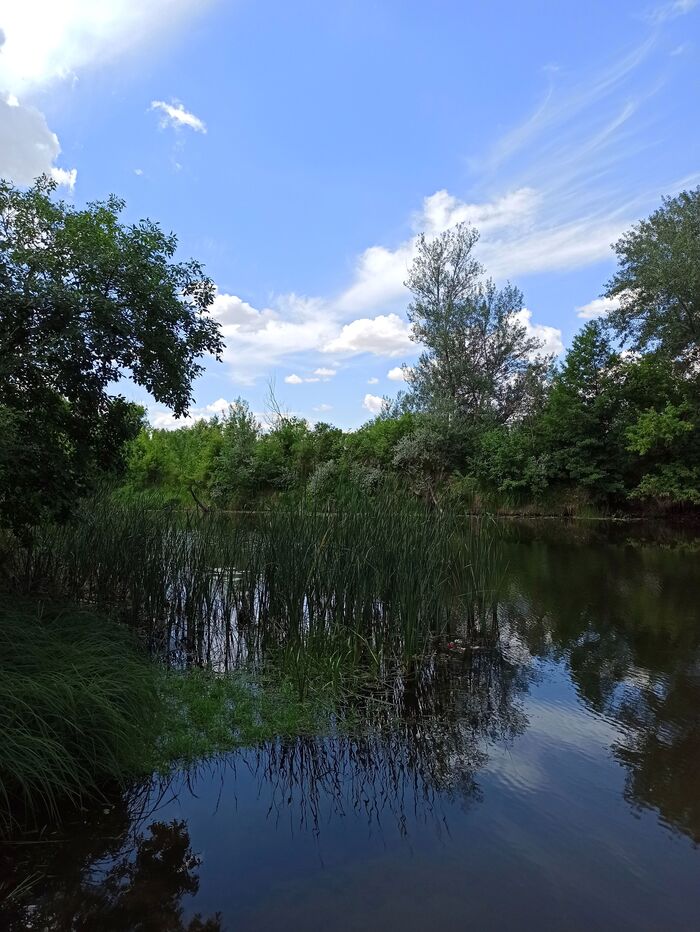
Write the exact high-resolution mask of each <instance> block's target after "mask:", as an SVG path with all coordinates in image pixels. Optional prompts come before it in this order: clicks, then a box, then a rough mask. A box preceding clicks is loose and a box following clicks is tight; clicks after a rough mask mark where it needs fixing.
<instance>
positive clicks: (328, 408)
mask: <svg viewBox="0 0 700 932" xmlns="http://www.w3.org/2000/svg"><path fill="white" fill-rule="evenodd" d="M332 410H333V405H327V404H325V403H323V404H320V405H316V407H315V408H314V411H320V412H326V411H332Z"/></svg>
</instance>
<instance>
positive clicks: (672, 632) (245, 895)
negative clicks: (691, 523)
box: [0, 524, 700, 932]
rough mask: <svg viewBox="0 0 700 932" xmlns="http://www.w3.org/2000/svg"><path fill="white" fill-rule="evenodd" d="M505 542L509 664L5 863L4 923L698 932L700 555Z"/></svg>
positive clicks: (194, 782)
mask: <svg viewBox="0 0 700 932" xmlns="http://www.w3.org/2000/svg"><path fill="white" fill-rule="evenodd" d="M508 536H509V540H508V541H507V543H506V548H507V558H508V570H507V580H506V584H505V590H504V596H503V600H502V604H501V607H500V619H501V628H502V631H503V635H502V645H501V648H500V650H498V651H481V652H477V653H472V654H470V653H465V654H464V655H455V656H452V657H451V659H450V660H448V661H447V662H446V664H445V665H444V669H441V670H440V671H439V672H438V674H436V677H435V683H434V685H433V687H432V691H431V693H430V695H427V694H423V693H421V691H420V690H417V691H415V692H414V693H412V692H411V690H410V689H409V691H408V693H407V701H406V703H405V706H404V708H405V714H404V718H403V719H402V720H401V721H399V722H391V723H387V724H386V725H385V727H383V728H382V729H380V730H379V731H376V732H373V733H372V734H369V735H367V736H366V737H364V738H362V739H357V740H353V741H348V740H317V741H310V740H297V741H281V742H277V743H275V744H273V745H270V746H266V747H263V748H260V749H255V750H248V751H245V752H241V753H239V754H235V755H231V756H230V757H229V758H227V759H226V760H225V761H221V762H218V763H216V764H209V765H207V766H204V767H201V768H200V769H199V770H197V771H193V772H191V773H189V774H182V775H180V776H179V777H178V778H177V779H176V780H175V781H173V782H171V783H170V784H167V785H156V784H154V785H152V786H149V787H141V788H137V789H135V790H134V792H133V794H132V795H131V796H130V797H129V798H128V799H122V800H119V801H117V802H116V803H115V805H114V807H113V808H111V809H110V810H109V811H108V812H106V813H98V814H95V813H92V814H89V815H88V816H86V821H85V823H84V824H83V825H82V826H79V827H76V828H75V829H74V830H73V831H72V832H71V835H70V837H69V838H68V839H59V838H52V839H50V841H48V842H47V843H46V844H41V845H34V846H31V848H30V847H29V846H25V847H24V848H23V847H22V846H15V847H13V848H11V849H6V850H4V851H3V852H2V858H3V859H4V860H3V868H2V869H3V870H4V871H5V874H6V876H10V877H12V878H13V879H14V881H15V882H17V881H18V880H19V881H22V882H23V883H24V885H25V892H24V895H21V891H20V893H19V894H18V895H17V896H16V897H15V900H14V905H13V906H11V908H8V909H7V910H6V912H5V919H4V920H3V919H2V917H1V915H0V925H1V924H2V922H3V921H4V922H5V925H6V926H7V927H9V928H14V929H45V928H46V929H76V930H77V929H79V930H93V929H94V930H103V929H104V930H117V929H118V930H126V929H143V930H160V929H166V930H182V929H188V930H192V932H194V930H205V929H206V930H209V932H213V930H216V929H230V930H234V929H235V930H252V929H255V930H275V929H285V930H290V929H300V930H313V929H319V930H320V929H324V930H325V929H343V930H345V929H348V930H349V929H352V930H361V929H362V930H365V929H389V930H392V929H400V930H411V929H421V930H423V929H426V928H431V927H435V928H440V929H448V930H451V929H455V930H456V929H479V930H481V929H509V930H510V929H537V930H546V929H552V930H561V929H567V930H577V929H582V930H583V929H586V930H590V929H635V930H637V929H654V930H660V929H664V930H665V929H674V930H675V929H698V928H700V849H699V848H698V843H699V842H700V548H699V547H698V545H697V543H694V542H693V540H692V539H691V537H688V536H686V537H685V538H684V537H681V536H679V535H676V534H673V533H670V532H666V533H664V534H662V535H661V537H660V539H659V538H658V535H653V536H652V537H650V536H649V534H648V533H647V531H646V530H644V529H640V528H630V527H619V526H618V527H616V528H602V527H593V528H590V527H582V526H577V527H574V528H570V527H569V528H566V527H564V526H562V525H558V524H546V525H542V526H541V527H533V526H530V527H527V528H525V527H522V528H515V527H514V528H512V529H511V530H510V532H509V535H508ZM411 696H413V700H411Z"/></svg>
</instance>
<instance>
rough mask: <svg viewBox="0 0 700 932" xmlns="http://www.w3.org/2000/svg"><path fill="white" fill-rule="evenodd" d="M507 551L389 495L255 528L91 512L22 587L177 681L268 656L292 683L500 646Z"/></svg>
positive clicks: (102, 507) (185, 517) (45, 545)
mask: <svg viewBox="0 0 700 932" xmlns="http://www.w3.org/2000/svg"><path fill="white" fill-rule="evenodd" d="M499 574H500V562H499V558H498V546H497V542H496V539H495V533H494V531H493V528H492V526H491V525H490V523H489V522H488V521H485V520H481V521H480V520H474V519H471V520H466V519H464V518H463V517H459V516H456V515H453V514H450V513H446V512H441V511H438V510H437V509H429V508H427V507H425V506H423V505H421V504H420V503H416V502H413V501H408V500H406V499H402V498H398V497H396V496H392V495H386V496H383V495H377V496H374V497H371V498H362V497H360V496H359V495H356V496H352V495H349V496H347V497H346V500H345V501H344V502H343V505H342V507H338V508H337V509H336V510H334V511H328V510H327V506H324V507H323V508H322V507H316V505H315V504H314V502H313V501H308V500H305V501H287V502H276V503H275V504H274V505H270V506H269V507H267V508H265V509H263V510H261V511H259V512H258V513H256V515H255V516H252V517H247V516H238V517H236V518H232V517H231V516H227V515H217V514H204V515H202V514H196V513H185V512H180V511H176V510H172V509H162V508H153V507H152V503H151V502H148V501H145V500H144V501H141V502H140V501H132V502H129V503H128V504H123V503H118V502H115V501H114V500H110V499H108V498H105V499H103V500H100V501H95V502H91V503H90V504H89V506H86V507H84V508H83V509H82V510H81V511H80V513H79V514H78V515H77V516H76V518H75V519H74V520H73V521H72V522H70V523H69V524H67V525H65V526H63V527H60V528H45V529H42V530H41V532H40V533H39V534H38V535H37V537H36V538H35V540H34V542H33V545H32V547H31V548H26V549H22V550H19V549H18V550H15V551H14V553H13V555H12V567H11V575H12V577H13V579H14V584H15V585H16V586H19V587H20V588H23V589H25V590H26V591H30V592H32V593H37V592H44V593H46V594H49V595H60V597H62V598H66V599H69V600H71V601H74V602H80V603H84V604H89V605H91V606H94V607H95V608H96V609H99V610H100V611H106V612H108V613H110V614H111V615H117V616H118V617H119V618H120V619H122V620H124V621H127V622H128V623H129V624H130V625H131V626H132V627H134V628H136V629H138V630H139V631H140V632H142V633H143V634H144V636H145V637H146V638H147V640H148V642H149V644H150V646H151V647H152V648H153V649H154V650H155V651H157V652H158V653H160V654H161V655H162V656H164V657H166V658H167V660H168V661H169V662H170V663H171V664H172V665H174V666H176V667H178V666H179V667H187V666H190V665H204V666H208V667H211V668H212V669H215V670H228V669H231V668H235V667H239V666H241V665H244V664H253V665H255V664H256V663H259V662H261V661H262V660H263V659H264V658H269V657H271V656H274V657H276V659H277V660H278V661H279V662H281V663H284V664H287V665H288V666H290V667H291V668H292V669H294V670H295V671H297V672H298V674H299V683H300V689H303V684H304V681H305V678H306V675H307V674H306V672H305V665H308V666H309V668H310V669H311V667H313V666H317V665H318V661H317V658H318V655H319V654H323V656H324V658H325V660H324V663H325V674H324V675H328V676H331V677H332V676H333V675H334V673H333V670H334V667H335V668H340V667H341V666H343V665H346V664H347V663H348V662H350V661H352V662H359V661H362V662H363V663H365V664H370V665H373V666H374V668H375V669H376V670H377V671H379V672H381V670H382V669H383V668H384V667H385V666H386V664H387V663H388V662H390V661H392V660H395V659H397V658H408V657H415V656H416V655H418V654H421V653H422V652H424V651H425V650H426V649H428V646H429V645H430V644H431V643H432V642H433V641H434V639H435V637H436V636H437V635H442V634H449V635H451V636H459V637H463V638H468V639H470V640H471V641H474V640H475V639H477V640H481V641H483V640H484V639H489V638H491V637H493V636H494V633H495V625H496V620H495V613H494V612H493V610H492V608H493V605H494V604H495V598H496V589H497V585H498V579H499Z"/></svg>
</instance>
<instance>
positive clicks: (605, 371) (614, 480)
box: [538, 321, 626, 497]
mask: <svg viewBox="0 0 700 932" xmlns="http://www.w3.org/2000/svg"><path fill="white" fill-rule="evenodd" d="M621 378H622V375H621V367H620V357H619V354H618V353H617V352H615V350H614V349H613V347H612V345H611V342H610V338H609V336H608V335H607V333H606V331H605V329H604V327H603V326H602V325H601V324H600V322H599V321H591V322H590V323H588V324H586V326H585V327H584V328H583V330H581V331H580V332H579V333H578V334H577V335H576V337H575V338H574V340H573V343H572V344H571V347H570V349H569V351H568V353H567V354H566V358H565V360H564V364H563V365H562V367H561V369H560V370H559V372H558V373H557V374H556V375H555V377H554V380H553V383H552V387H551V391H550V394H549V399H548V402H547V405H546V408H545V410H544V412H543V415H542V419H541V422H540V424H539V428H538V430H539V433H540V437H541V441H540V442H541V444H542V447H543V448H544V449H545V450H547V451H548V452H549V453H550V455H551V464H552V465H551V470H552V474H551V478H552V479H554V480H559V481H560V482H565V483H573V484H575V485H579V486H583V487H584V488H586V489H588V490H589V491H590V492H592V493H593V494H594V495H596V496H600V497H605V496H608V495H611V494H615V493H622V492H623V489H624V484H623V473H624V469H625V459H626V457H625V444H624V437H623V429H624V423H623V422H622V421H621V418H620V413H621V408H620V406H621V393H620V384H621Z"/></svg>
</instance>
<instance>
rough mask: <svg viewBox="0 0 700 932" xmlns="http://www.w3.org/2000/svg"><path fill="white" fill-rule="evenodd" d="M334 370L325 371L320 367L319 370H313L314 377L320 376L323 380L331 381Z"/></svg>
mask: <svg viewBox="0 0 700 932" xmlns="http://www.w3.org/2000/svg"><path fill="white" fill-rule="evenodd" d="M335 373H336V370H335V369H326V368H325V367H324V366H321V367H320V368H319V369H314V375H320V376H322V377H323V378H327V379H331V378H333V376H334V375H335Z"/></svg>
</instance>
